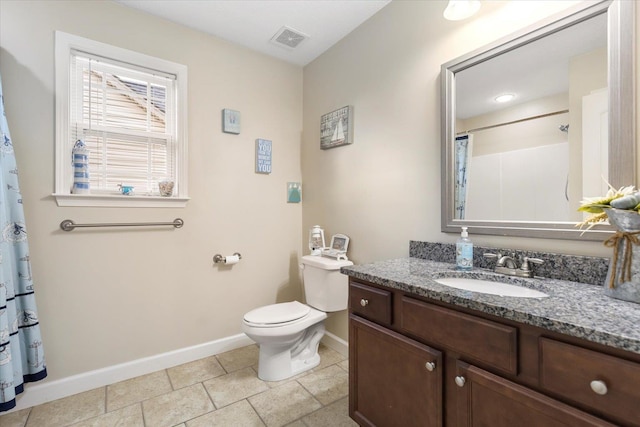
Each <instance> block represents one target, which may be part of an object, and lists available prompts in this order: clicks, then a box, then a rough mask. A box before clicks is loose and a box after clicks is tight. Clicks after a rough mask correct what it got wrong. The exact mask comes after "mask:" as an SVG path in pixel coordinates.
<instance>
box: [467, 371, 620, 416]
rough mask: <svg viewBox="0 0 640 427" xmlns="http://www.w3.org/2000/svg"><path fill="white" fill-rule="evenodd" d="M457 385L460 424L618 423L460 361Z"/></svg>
mask: <svg viewBox="0 0 640 427" xmlns="http://www.w3.org/2000/svg"><path fill="white" fill-rule="evenodd" d="M456 384H457V386H458V387H456V389H457V393H456V400H457V403H458V411H457V416H458V427H462V426H465V427H466V426H491V427H512V426H527V427H529V426H531V427H537V426H540V427H559V426H566V427H575V426H614V424H609V423H607V422H606V421H603V420H601V419H599V418H596V417H594V416H592V415H589V414H587V413H585V412H582V411H580V410H578V409H575V408H572V407H570V406H568V405H565V404H564V403H561V402H558V401H557V400H554V399H551V398H550V397H547V396H544V395H542V394H540V393H537V392H535V391H533V390H531V389H528V388H526V387H523V386H521V385H518V384H515V383H512V382H511V381H508V380H506V379H504V378H501V377H498V376H496V375H493V374H491V373H489V372H487V371H484V370H482V369H480V368H477V367H475V366H471V365H467V364H466V363H464V362H460V361H458V362H457V377H456Z"/></svg>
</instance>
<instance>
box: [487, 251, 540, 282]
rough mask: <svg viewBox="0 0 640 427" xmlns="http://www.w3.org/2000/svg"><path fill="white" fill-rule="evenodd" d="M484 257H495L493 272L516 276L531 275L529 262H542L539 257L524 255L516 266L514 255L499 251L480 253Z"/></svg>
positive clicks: (531, 270)
mask: <svg viewBox="0 0 640 427" xmlns="http://www.w3.org/2000/svg"><path fill="white" fill-rule="evenodd" d="M482 255H483V256H484V257H485V258H496V259H497V261H496V268H495V270H494V271H495V272H496V273H500V274H505V275H507V276H518V277H533V276H534V274H533V269H532V268H531V267H532V266H531V264H542V263H543V262H544V261H543V260H541V259H539V258H529V257H524V258H523V259H522V265H521V266H520V268H518V264H517V262H516V260H515V255H511V256H509V255H502V254H500V253H497V254H494V253H490V252H485V253H484V254H482Z"/></svg>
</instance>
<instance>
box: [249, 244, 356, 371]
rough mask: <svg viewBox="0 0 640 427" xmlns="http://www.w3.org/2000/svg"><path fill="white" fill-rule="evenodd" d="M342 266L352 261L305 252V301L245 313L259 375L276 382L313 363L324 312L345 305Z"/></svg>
mask: <svg viewBox="0 0 640 427" xmlns="http://www.w3.org/2000/svg"><path fill="white" fill-rule="evenodd" d="M347 265H353V263H352V262H351V261H346V260H335V259H330V258H324V257H320V256H310V255H308V256H304V257H302V264H301V268H302V269H303V282H304V288H305V294H306V300H307V304H303V303H301V302H298V301H290V302H284V303H279V304H271V305H267V306H264V307H259V308H256V309H254V310H251V311H249V312H248V313H247V314H245V315H244V319H243V322H242V329H243V331H244V333H245V334H246V335H247V336H248V337H249V338H251V339H252V340H254V341H255V342H256V343H257V344H258V345H259V347H260V356H259V361H258V377H259V378H260V379H262V380H264V381H279V380H283V379H285V378H289V377H292V376H294V375H296V374H299V373H301V372H304V371H306V370H309V369H312V368H314V367H316V366H318V364H319V363H320V355H319V354H318V345H319V344H320V339H321V338H322V337H323V336H324V333H325V328H324V320H325V319H326V318H327V312H332V311H340V310H346V308H347V299H348V278H347V276H345V275H343V274H341V273H340V267H343V266H347Z"/></svg>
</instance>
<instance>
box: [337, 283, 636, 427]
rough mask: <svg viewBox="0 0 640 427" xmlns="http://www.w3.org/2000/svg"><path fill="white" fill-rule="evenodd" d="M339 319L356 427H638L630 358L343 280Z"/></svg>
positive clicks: (633, 365)
mask: <svg viewBox="0 0 640 427" xmlns="http://www.w3.org/2000/svg"><path fill="white" fill-rule="evenodd" d="M349 311H350V314H349V415H350V416H351V418H353V419H354V420H355V421H356V422H358V424H360V425H362V426H379V427H384V426H403V427H409V426H421V427H425V426H427V427H429V426H460V427H462V426H492V427H500V426H504V427H507V426H509V427H511V426H541V427H553V426H571V427H574V426H615V425H621V426H640V357H639V356H638V355H636V354H635V353H629V352H624V351H621V350H616V349H610V350H611V351H608V348H605V347H604V346H600V345H597V344H593V343H589V342H586V341H583V340H579V339H577V338H573V337H567V336H564V335H561V334H557V333H551V332H548V331H545V330H543V329H540V328H536V327H533V326H529V325H523V324H519V323H516V322H512V321H508V320H505V319H500V318H495V317H492V316H489V315H486V314H484V313H479V312H474V311H470V310H467V309H462V308H458V307H455V306H452V305H449V304H444V303H439V302H435V301H430V300H427V299H425V298H420V297H416V296H413V295H408V294H405V293H404V292H401V291H398V290H393V289H390V288H383V287H379V286H376V285H373V284H369V283H364V282H362V281H360V280H355V279H353V278H351V279H350V285H349ZM607 353H609V354H607ZM598 393H600V394H598Z"/></svg>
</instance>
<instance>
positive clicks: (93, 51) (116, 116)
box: [54, 32, 188, 206]
mask: <svg viewBox="0 0 640 427" xmlns="http://www.w3.org/2000/svg"><path fill="white" fill-rule="evenodd" d="M186 78H187V69H186V67H185V66H183V65H179V64H175V63H172V62H169V61H165V60H162V59H158V58H153V57H150V56H147V55H143V54H140V53H136V52H132V51H129V50H126V49H121V48H117V47H114V46H109V45H106V44H103V43H99V42H94V41H92V40H88V39H84V38H81V37H77V36H73V35H70V34H66V33H62V32H56V125H57V129H56V189H55V194H54V196H55V197H56V200H57V202H58V205H59V206H184V205H185V204H186V201H187V200H188V197H187V181H186V177H187V174H186V164H187V162H186V160H187V159H186V153H187V139H186V126H185V125H186ZM79 139H81V140H82V141H84V143H85V145H86V148H87V149H88V151H89V155H88V167H89V182H90V194H71V188H72V186H73V180H74V170H73V164H72V162H71V159H72V150H73V147H74V144H75V143H76V141H77V140H79ZM163 180H170V181H174V183H175V185H174V191H173V195H172V196H171V197H161V196H160V193H159V189H158V182H160V181H163ZM120 185H126V186H133V187H134V188H135V192H134V196H124V195H122V194H121V193H120V188H119V186H120Z"/></svg>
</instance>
